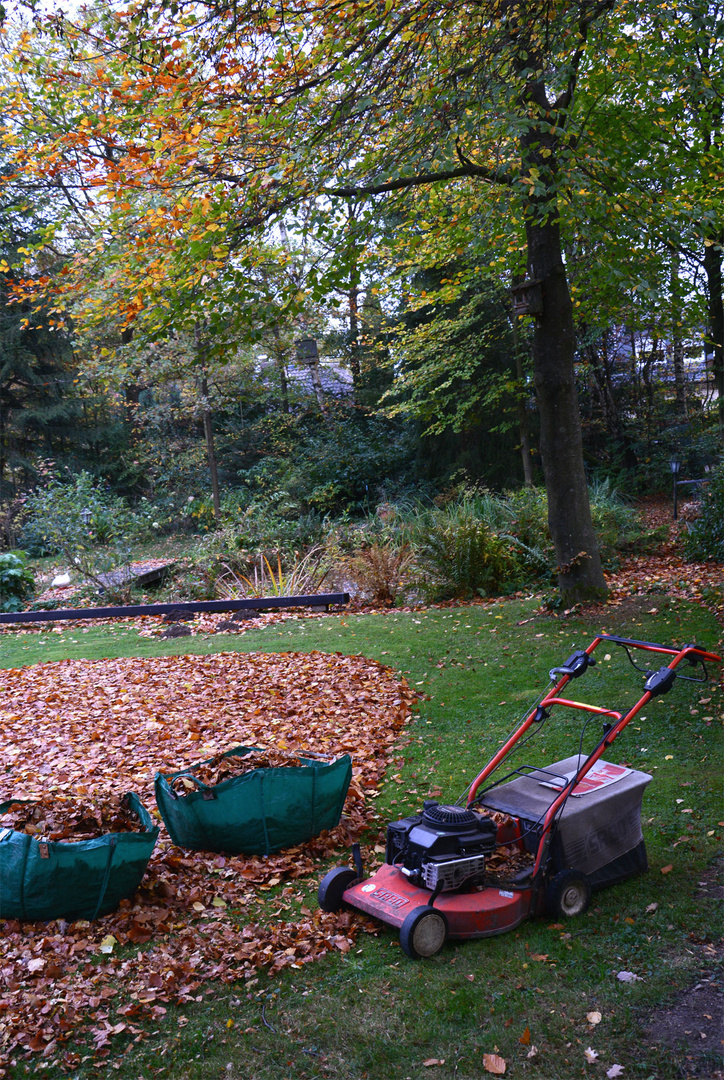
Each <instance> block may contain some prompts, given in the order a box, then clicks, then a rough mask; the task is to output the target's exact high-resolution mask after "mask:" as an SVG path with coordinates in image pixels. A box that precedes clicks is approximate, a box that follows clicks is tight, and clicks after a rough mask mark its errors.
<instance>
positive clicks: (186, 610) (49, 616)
mask: <svg viewBox="0 0 724 1080" xmlns="http://www.w3.org/2000/svg"><path fill="white" fill-rule="evenodd" d="M348 603H349V593H313V594H311V595H310V596H261V597H252V598H247V599H245V600H189V601H183V602H182V601H177V602H175V603H168V604H128V605H126V606H124V607H98V608H58V609H57V610H55V611H12V612H7V613H4V614H0V623H31V622H56V621H58V620H60V619H124V618H130V617H131V616H133V615H168V614H171V613H172V612H178V613H179V614H195V613H196V612H201V611H207V612H222V611H244V610H249V609H252V610H254V609H256V610H259V609H268V608H290V607H330V606H331V605H333V604H348Z"/></svg>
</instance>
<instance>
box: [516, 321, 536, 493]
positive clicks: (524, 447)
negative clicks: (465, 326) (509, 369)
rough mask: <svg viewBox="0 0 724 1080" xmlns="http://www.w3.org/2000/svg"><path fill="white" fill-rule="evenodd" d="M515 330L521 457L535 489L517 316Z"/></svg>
mask: <svg viewBox="0 0 724 1080" xmlns="http://www.w3.org/2000/svg"><path fill="white" fill-rule="evenodd" d="M512 328H513V352H514V354H515V377H516V379H517V381H518V384H519V390H518V401H517V408H518V437H519V438H520V456H521V458H522V460H523V483H524V484H525V486H526V487H533V461H532V459H531V455H530V438H529V437H528V409H527V407H526V404H525V399H524V397H523V387H524V385H525V376H524V373H523V358H522V357H521V355H520V335H519V333H518V320H517V316H515V315H514V316H513V318H512Z"/></svg>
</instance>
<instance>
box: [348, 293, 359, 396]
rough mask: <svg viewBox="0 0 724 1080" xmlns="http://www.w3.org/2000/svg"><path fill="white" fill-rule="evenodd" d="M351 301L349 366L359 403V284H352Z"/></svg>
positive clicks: (349, 299)
mask: <svg viewBox="0 0 724 1080" xmlns="http://www.w3.org/2000/svg"><path fill="white" fill-rule="evenodd" d="M347 300H348V303H349V367H350V371H351V372H352V388H353V390H354V399H355V404H359V401H358V397H359V392H360V376H361V374H362V368H361V365H360V359H359V286H358V285H351V286H350V289H349V292H348V293H347Z"/></svg>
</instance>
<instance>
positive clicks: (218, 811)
mask: <svg viewBox="0 0 724 1080" xmlns="http://www.w3.org/2000/svg"><path fill="white" fill-rule="evenodd" d="M284 757H285V755H281V754H279V753H278V752H277V753H276V755H275V753H274V752H273V751H266V750H261V749H259V748H258V747H253V746H237V747H235V748H234V749H233V750H227V751H226V753H224V754H219V755H217V756H216V757H215V758H207V759H206V760H205V761H202V762H199V763H198V764H197V765H192V766H191V767H190V768H188V769H182V770H181V771H179V772H176V773H171V774H164V773H158V774H157V775H156V802H157V804H158V808H159V810H160V812H161V817H162V818H163V820H164V822H165V824H166V828H167V829H168V831H169V833H170V835H171V839H172V840H173V842H174V843H175V844H178V845H179V846H180V847H185V848H191V849H192V850H197V851H217V852H223V853H225V854H228V855H241V854H243V855H269V854H270V853H271V852H273V851H279V850H280V849H282V848H286V847H293V846H294V845H295V844H301V843H304V842H305V841H307V840H311V839H312V837H313V836H317V835H318V834H319V833H320V832H322V830H323V829H333V828H334V827H335V825H338V824H339V819H340V817H341V814H342V807H343V806H344V800H345V798H346V796H347V789H348V788H349V784H350V780H351V779H352V760H351V758H350V756H349V755H348V754H345V755H343V756H342V757H340V758H337V759H336V760H335V761H332V762H330V761H328V760H316V759H314V758H309V757H296V758H294V757H291V756H289V755H286V757H287V758H288V760H289V764H272V765H271V766H265V765H263V764H262V765H261V766H259V767H256V766H255V764H254V763H255V762H257V761H260V762H265V761H266V762H268V761H272V762H275V761H279V760H283V759H284ZM245 758H246V759H247V760H246V761H245V760H244V759H245ZM242 769H245V771H239V770H242ZM209 771H211V772H213V773H215V775H217V776H221V777H224V776H228V778H225V779H221V780H220V782H218V783H212V784H209V783H207V782H205V781H204V780H202V779H201V776H202V775H208V774H209ZM234 772H237V775H233V773H234ZM199 774H201V775H199Z"/></svg>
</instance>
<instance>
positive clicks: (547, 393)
mask: <svg viewBox="0 0 724 1080" xmlns="http://www.w3.org/2000/svg"><path fill="white" fill-rule="evenodd" d="M526 237H527V242H528V264H529V270H530V274H531V277H532V278H534V279H539V280H540V281H541V283H542V290H543V310H542V312H541V313H540V314H539V315H537V316H536V320H535V323H536V325H535V331H534V336H533V366H534V371H535V387H536V394H537V397H538V407H539V410H540V425H541V435H540V450H541V458H542V461H543V472H544V475H545V481H546V491H547V493H548V524H549V526H550V530H551V536H552V538H553V545H554V547H555V552H556V558H557V560H558V569H557V573H558V586H559V588H560V591H561V595H562V597H563V600H564V603H566V604H568V605H570V604H574V603H578V602H580V601H585V600H602V599H604V598H605V596H606V594H607V591H608V590H607V586H606V580H605V578H604V576H603V570H602V568H601V559H600V555H599V551H598V542H597V539H596V533H595V531H594V528H593V522H592V520H591V507H590V504H589V500H588V483H587V479H586V473H585V469H584V465H583V439H582V436H581V418H580V413H579V408H578V394H577V392H576V382H575V372H574V354H575V342H574V328H573V306H572V303H571V297H570V293H569V291H568V281H567V279H566V272H565V268H564V265H563V258H562V245H561V234H560V227H559V224H558V221H557V220H555V219H554V216H553V214H549V215H548V216H547V217H544V216H543V215H542V214H541V213H540V208H535V211H534V212H532V213H531V214H529V216H528V220H527V223H526Z"/></svg>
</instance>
